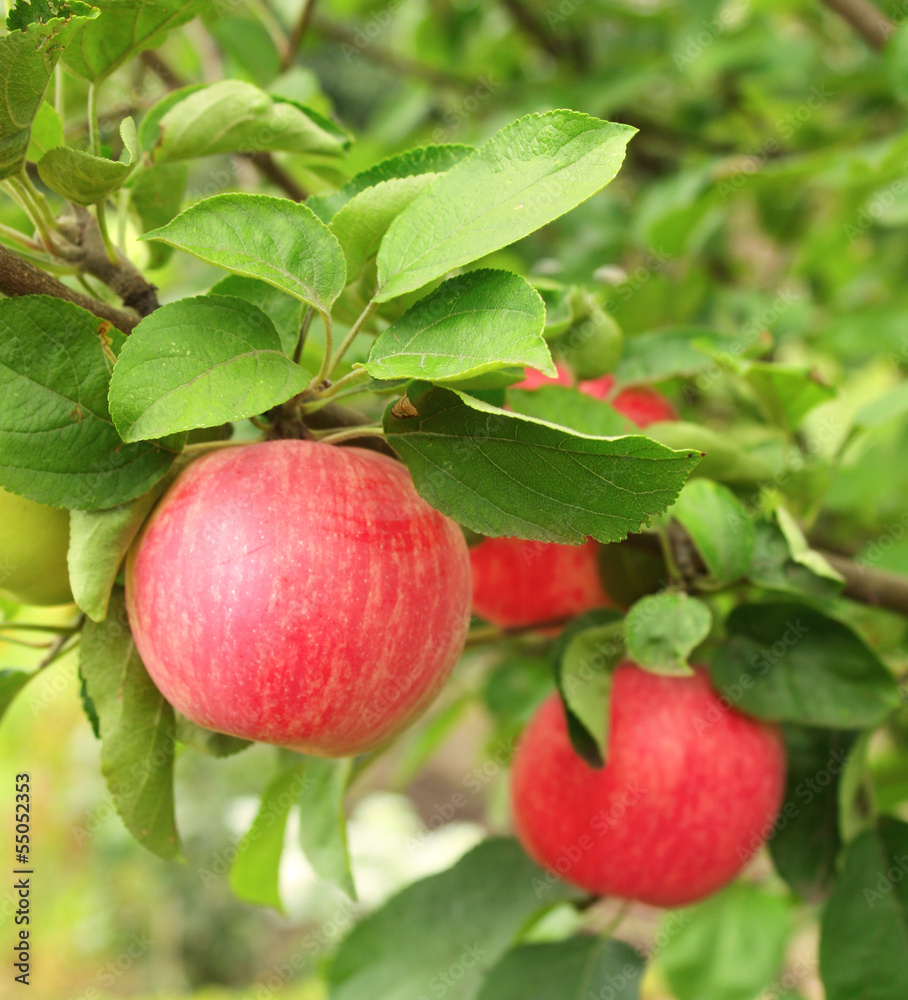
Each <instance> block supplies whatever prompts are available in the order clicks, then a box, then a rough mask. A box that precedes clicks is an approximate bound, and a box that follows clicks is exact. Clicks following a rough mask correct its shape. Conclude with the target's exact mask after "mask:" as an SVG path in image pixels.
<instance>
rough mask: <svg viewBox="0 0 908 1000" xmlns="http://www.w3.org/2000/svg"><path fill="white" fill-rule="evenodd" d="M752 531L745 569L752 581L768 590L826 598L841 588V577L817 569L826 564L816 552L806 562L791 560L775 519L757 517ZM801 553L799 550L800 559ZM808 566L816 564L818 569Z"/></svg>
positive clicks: (789, 551) (788, 547)
mask: <svg viewBox="0 0 908 1000" xmlns="http://www.w3.org/2000/svg"><path fill="white" fill-rule="evenodd" d="M754 530H755V532H756V535H755V542H754V554H753V558H752V560H751V563H750V567H749V568H748V570H747V577H748V579H750V580H751V581H752V582H753V583H756V584H758V585H759V586H761V587H766V588H767V589H768V590H781V591H785V592H787V593H793V594H808V595H810V596H812V597H818V598H826V599H831V598H833V597H835V596H836V595H837V594H838V593H839V591H841V589H842V581H841V577H839V575H838V574H837V573H836V572H835V570H833V569H832V567H829V571H828V572H827V571H826V570H825V569H823V570H822V571H819V570H820V566H821V565H823V564H825V566H829V564H828V563H827V562H826V560H825V559H824V558H823V557H822V556H821V555H820V554H819V552H813V553H812V556H814V557H816V558H810V559H809V560H808V564H806V565H805V564H804V563H803V562H801V561H799V560H795V558H794V556H793V555H792V551H791V545H790V543H789V540H788V538H786V536H785V534H784V533H783V531H782V529H781V527H780V526H779V524H778V522H777V521H776V520H775V519H772V520H770V519H768V518H759V519H757V520H756V521H755V522H754ZM798 531H799V532H800V529H798ZM801 537H802V538H803V534H802V535H801ZM806 544H807V543H806V541H805V542H804V545H805V546H806ZM803 555H804V553H801V558H803ZM811 567H816V568H817V570H818V572H814V569H813V568H811Z"/></svg>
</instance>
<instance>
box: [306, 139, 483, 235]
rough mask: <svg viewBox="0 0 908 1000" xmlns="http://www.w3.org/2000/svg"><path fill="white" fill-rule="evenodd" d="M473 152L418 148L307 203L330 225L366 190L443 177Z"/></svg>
mask: <svg viewBox="0 0 908 1000" xmlns="http://www.w3.org/2000/svg"><path fill="white" fill-rule="evenodd" d="M473 152H475V150H474V148H473V147H472V146H458V145H449V146H420V147H418V148H417V149H409V150H407V152H405V153H398V154H397V155H396V156H391V157H389V158H388V159H386V160H382V161H380V162H379V163H376V164H375V165H374V166H372V167H369V169H368V170H363V171H362V172H361V173H358V174H357V175H356V176H355V177H353V178H352V179H351V180H349V181H347V183H346V184H345V185H344V186H343V187H342V188H341V189H340V190H339V191H334V192H332V193H331V194H326V195H317V196H315V197H312V198H309V199H307V201H306V204H307V205H308V206H309V207H310V208H311V209H312V211H313V212H315V214H316V215H317V216H318V217H319V218H320V219H321V220H322V222H330V221H331V220H332V219H333V218H334V216H335V215H336V214H337V213H338V212H339V211H340V210H341V209H342V208H343V207H344V205H346V204H347V203H348V202H350V201H352V200H353V198H355V197H356V196H357V195H358V194H359V193H360V192H361V191H365V190H366V188H370V187H374V186H375V185H377V184H381V183H382V182H383V181H390V180H398V179H400V178H403V177H419V176H420V175H422V174H442V173H444V172H445V171H446V170H449V169H450V168H451V167H453V166H454V164H455V163H459V162H460V161H461V160H463V159H466V157H468V156H469V155H470V154H471V153H473Z"/></svg>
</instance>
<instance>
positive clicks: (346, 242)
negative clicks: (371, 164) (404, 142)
mask: <svg viewBox="0 0 908 1000" xmlns="http://www.w3.org/2000/svg"><path fill="white" fill-rule="evenodd" d="M439 176H441V175H440V174H417V175H415V176H413V177H396V178H394V179H393V180H388V181H382V182H381V184H376V185H374V186H373V187H368V188H366V189H365V190H364V191H361V192H360V193H359V194H357V195H354V197H353V198H351V199H350V201H348V202H347V204H346V205H344V207H343V208H341V209H340V210H339V211H338V212H337V213H336V214H335V215H334V217H333V218H332V219H331V223H330V228H331V232H332V233H334V235H335V236H336V237H337V241H338V243H340V245H341V246H342V247H343V248H344V257H345V258H346V260H347V284H348V285H349V284H350V282H351V281H354V280H355V279H356V278H358V277H359V276H360V273H361V272H362V269H363V267H364V266H365V264H366V261H367V260H371V259H372V258H373V257H374V256H375V255H376V254H377V253H378V248H379V245H380V243H381V241H382V239H383V238H384V235H385V233H386V232H387V231H388V227H389V226H390V225H391V223H392V222H393V221H394V220H395V219H396V218H397V216H398V215H400V213H401V212H402V211H403V210H404V209H405V208H406V207H407V206H408V205H409V204H410V203H411V202H412V201H413V200H414V199H415V198H416V197H417V195H419V194H420V193H421V192H422V191H423V190H424V189H425V188H427V187H428V186H429V185H430V184H431V183H432V182H433V181H434V180H435V179H436V177H439Z"/></svg>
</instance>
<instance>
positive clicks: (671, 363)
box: [615, 326, 740, 385]
mask: <svg viewBox="0 0 908 1000" xmlns="http://www.w3.org/2000/svg"><path fill="white" fill-rule="evenodd" d="M735 348H738V349H740V347H739V341H738V339H737V338H736V337H733V336H731V335H729V334H725V333H720V332H719V331H718V330H713V329H710V328H709V327H699V326H697V327H680V328H678V329H671V330H656V331H654V332H652V333H641V334H639V335H638V336H636V337H628V338H627V339H626V340H625V342H624V353H623V354H622V355H621V360H620V361H619V362H618V366H617V368H616V369H615V380H616V381H617V382H619V383H620V384H621V385H629V384H634V383H642V382H660V381H662V380H663V379H667V378H673V377H675V376H679V375H696V374H697V372H701V371H703V370H705V369H707V368H709V367H711V366H712V365H714V364H715V361H714V360H713V354H714V353H719V352H722V351H731V350H733V349H735Z"/></svg>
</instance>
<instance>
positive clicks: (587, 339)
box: [556, 304, 624, 380]
mask: <svg viewBox="0 0 908 1000" xmlns="http://www.w3.org/2000/svg"><path fill="white" fill-rule="evenodd" d="M623 347H624V334H623V333H622V332H621V327H620V326H618V324H617V323H616V322H615V320H614V319H613V318H612V317H611V316H610V315H609V314H608V313H607V312H605V310H604V309H601V308H600V307H599V306H598V305H595V304H592V305H591V307H590V312H589V314H588V315H587V316H586V317H585V318H584V319H582V320H580V322H578V323H575V324H574V325H573V326H572V327H571V329H570V330H568V331H567V333H566V334H565V335H564V336H563V337H562V338H561V339H560V340H559V341H558V345H557V348H556V349H557V350H558V352H559V354H561V356H562V357H563V358H564V360H565V361H566V362H567V363H568V364H569V365H570V366H571V368H572V369H573V371H574V372H575V373H576V375H577V378H579V379H581V380H583V379H594V378H599V376H600V375H607V374H608V373H609V372H612V371H614V370H615V365H617V364H618V360H619V359H620V357H621V351H622V348H623Z"/></svg>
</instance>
